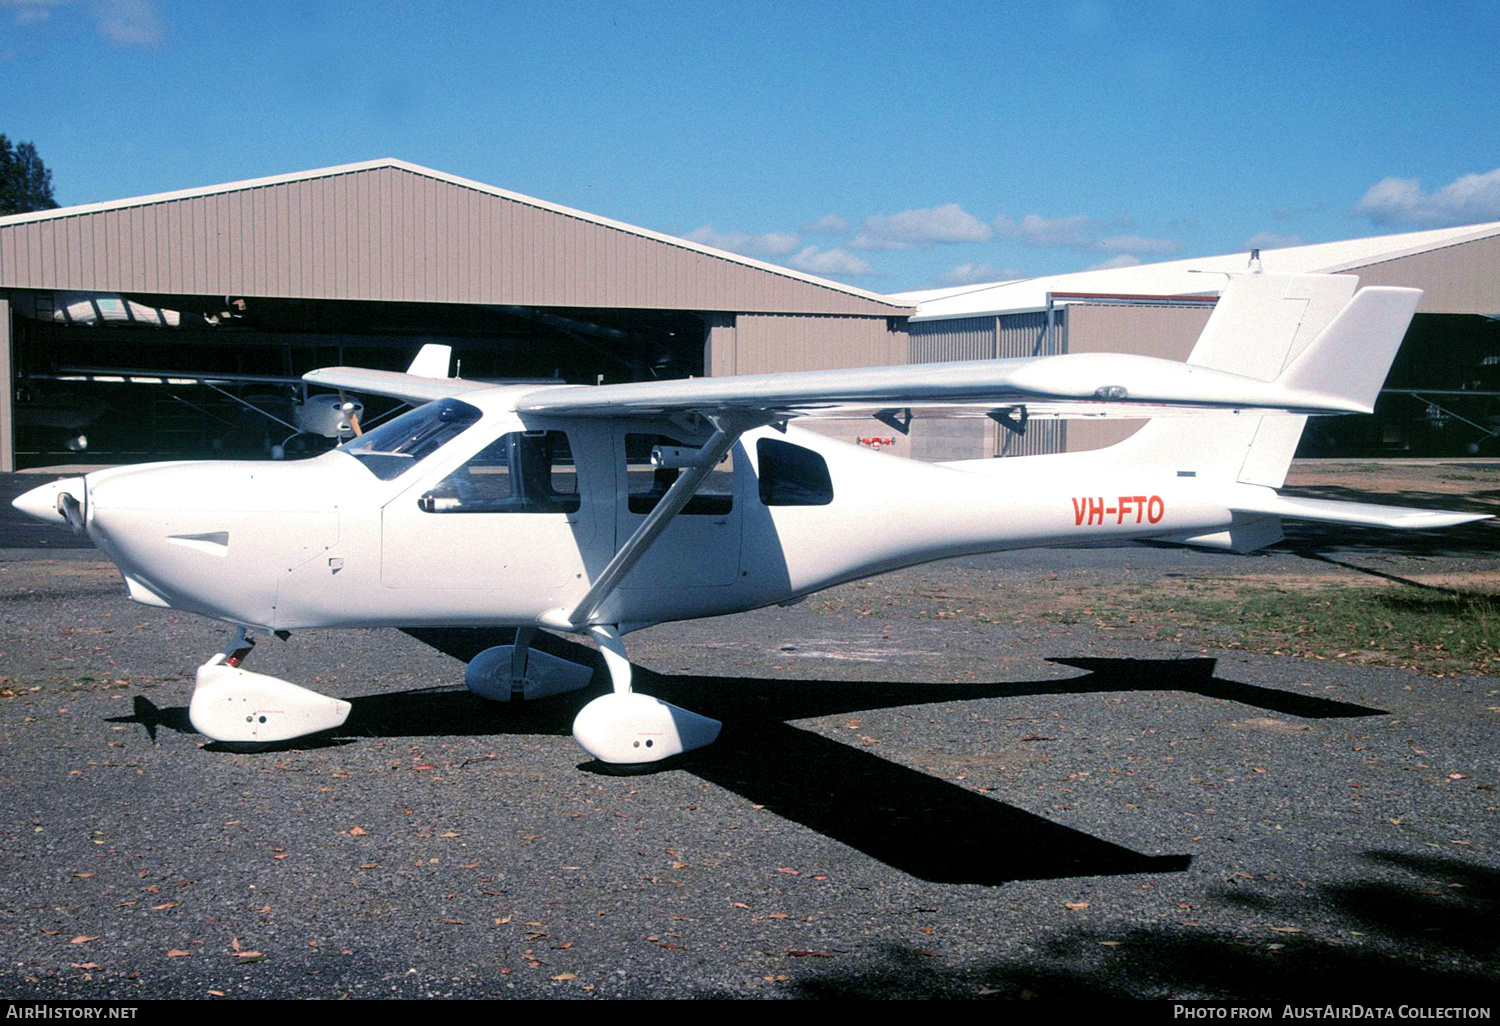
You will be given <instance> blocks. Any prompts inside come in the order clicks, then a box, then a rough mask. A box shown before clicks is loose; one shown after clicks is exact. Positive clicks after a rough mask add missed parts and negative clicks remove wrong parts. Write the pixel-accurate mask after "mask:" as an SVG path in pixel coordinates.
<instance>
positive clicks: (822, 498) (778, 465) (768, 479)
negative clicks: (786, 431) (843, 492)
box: [755, 438, 833, 506]
mask: <svg viewBox="0 0 1500 1026" xmlns="http://www.w3.org/2000/svg"><path fill="white" fill-rule="evenodd" d="M755 455H756V458H757V462H758V463H759V464H760V501H761V502H763V503H765V504H766V505H767V506H826V505H828V504H829V503H830V502H832V501H833V479H832V478H831V477H829V476H828V463H827V461H826V460H824V459H823V457H822V456H820V455H819V454H818V453H815V452H813V451H812V450H811V449H804V448H803V447H802V446H800V445H793V444H792V443H791V442H783V441H781V440H780V439H776V438H762V439H760V440H759V441H757V442H756V443H755Z"/></svg>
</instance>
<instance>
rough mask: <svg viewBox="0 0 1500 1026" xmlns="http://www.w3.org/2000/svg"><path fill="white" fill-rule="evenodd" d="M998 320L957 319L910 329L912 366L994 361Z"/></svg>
mask: <svg viewBox="0 0 1500 1026" xmlns="http://www.w3.org/2000/svg"><path fill="white" fill-rule="evenodd" d="M996 320H997V318H995V317H994V316H993V315H992V316H989V317H956V318H953V319H951V320H941V321H925V322H922V321H919V322H917V323H916V324H912V325H909V326H908V333H909V335H910V338H911V362H912V363H948V362H950V361H952V360H992V359H994V358H995V321H996Z"/></svg>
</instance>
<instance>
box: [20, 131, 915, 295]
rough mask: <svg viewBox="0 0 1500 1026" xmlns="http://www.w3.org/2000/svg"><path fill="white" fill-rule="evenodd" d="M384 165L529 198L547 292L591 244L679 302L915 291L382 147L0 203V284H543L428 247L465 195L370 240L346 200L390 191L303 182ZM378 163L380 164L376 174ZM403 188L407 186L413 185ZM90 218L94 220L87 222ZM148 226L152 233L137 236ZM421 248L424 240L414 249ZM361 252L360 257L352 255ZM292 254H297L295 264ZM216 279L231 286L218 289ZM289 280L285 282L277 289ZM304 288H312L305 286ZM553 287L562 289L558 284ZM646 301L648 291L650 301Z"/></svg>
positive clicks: (579, 268)
mask: <svg viewBox="0 0 1500 1026" xmlns="http://www.w3.org/2000/svg"><path fill="white" fill-rule="evenodd" d="M390 170H395V171H400V172H406V173H408V174H410V175H416V176H420V177H421V178H423V179H427V180H429V181H431V182H435V183H443V184H446V185H450V186H454V187H456V190H465V191H466V192H467V193H468V194H469V195H473V194H476V193H477V194H482V195H486V196H491V197H496V198H498V199H501V200H505V201H508V204H513V205H515V206H513V207H510V209H517V208H529V209H530V210H531V211H533V212H534V213H533V214H531V215H530V217H529V218H522V219H520V220H522V221H526V222H527V224H526V225H525V228H526V230H527V231H530V232H533V233H535V234H537V237H538V240H537V241H539V242H540V243H541V244H542V245H546V244H548V243H554V242H555V244H556V246H557V252H555V253H549V254H546V256H547V257H548V258H549V259H550V266H548V265H547V262H545V261H544V262H541V263H542V266H540V267H538V268H533V269H531V270H529V271H528V272H527V274H528V275H529V276H530V277H529V278H528V279H527V281H531V280H540V279H545V282H544V284H545V285H546V287H547V290H548V291H551V292H553V293H556V292H557V291H558V288H559V285H558V283H559V281H560V280H563V279H574V280H576V279H577V278H579V277H582V275H581V273H580V272H584V271H593V270H595V268H594V267H593V266H592V264H593V263H594V262H596V258H597V261H602V262H603V263H604V264H605V265H607V266H608V268H609V269H610V271H611V272H612V273H614V274H618V275H621V276H622V277H621V280H619V281H617V282H616V283H615V285H616V286H617V287H616V288H615V289H613V290H611V291H618V289H619V288H622V287H628V286H629V285H630V284H631V283H630V282H627V281H625V280H624V279H625V278H630V279H633V281H634V283H635V284H642V283H643V282H644V281H645V280H646V279H651V281H650V282H649V284H653V285H656V286H658V289H657V291H658V292H662V291H670V292H671V293H672V296H671V297H670V299H671V305H674V306H675V305H679V302H680V301H682V300H684V298H685V296H684V294H693V295H691V296H690V298H691V299H692V302H689V303H687V305H688V306H689V307H691V308H697V309H768V310H779V309H796V310H805V311H809V312H829V313H858V314H865V315H870V314H884V315H898V316H899V315H903V314H906V313H908V312H910V310H911V309H912V305H913V304H908V303H904V302H902V301H900V300H893V299H891V298H889V297H887V296H883V295H879V294H877V293H873V292H867V291H865V290H863V289H857V288H853V287H851V286H848V285H842V284H840V283H838V282H833V281H829V280H827V279H824V278H818V277H815V276H813V275H809V274H803V273H801V272H798V271H793V270H789V269H788V268H785V267H778V266H775V265H773V264H767V263H763V262H761V261H758V260H753V259H751V258H749V257H744V256H740V255H738V254H735V253H728V252H725V251H723V250H717V249H713V248H712V247H709V246H704V245H702V244H700V243H696V242H690V241H688V240H686V239H679V238H675V237H673V236H670V235H664V234H662V233H659V232H653V231H650V230H649V229H646V228H641V227H638V226H635V225H630V224H625V223H623V222H620V221H613V220H610V219H608V218H603V217H599V216H598V215H595V214H589V213H585V212H583V211H580V210H574V209H572V208H570V207H564V206H561V205H559V204H555V203H549V202H547V201H545V200H539V199H535V198H533V197H530V196H523V195H521V194H519V193H514V192H509V191H507V190H505V189H499V188H496V187H495V186H492V185H486V184H484V183H482V182H475V181H472V180H469V179H465V178H459V177H457V176H455V175H449V174H445V173H443V172H441V171H434V170H432V169H430V168H424V167H420V166H418V165H415V164H409V163H406V162H405V161H399V160H394V159H388V158H387V159H381V160H371V161H364V162H362V163H355V164H344V165H340V166H338V167H330V168H321V169H318V170H313V171H303V172H298V173H294V174H287V175H275V176H272V177H268V178H256V179H250V180H247V181H241V182H231V183H228V184H224V185H214V186H205V187H202V188H196V189H183V190H179V191H176V192H166V193H159V194H156V195H151V196H139V197H134V198H130V199H123V200H114V201H110V202H107V203H92V204H86V205H81V206H74V207H63V208H60V209H56V210H45V211H37V212H34V213H30V214H16V215H12V216H9V217H0V285H18V286H20V287H36V288H45V287H77V288H90V287H92V288H95V289H110V288H115V289H121V290H127V289H131V288H135V289H137V290H142V291H144V290H146V289H149V288H155V289H156V290H157V291H163V292H170V291H182V290H183V289H177V288H174V287H170V286H172V285H173V283H174V282H177V281H181V282H183V283H184V285H185V286H188V287H191V288H193V289H195V290H198V291H232V292H245V293H254V292H257V291H259V290H260V288H261V286H262V285H264V286H265V287H268V288H269V287H277V286H284V285H285V283H287V282H288V281H291V282H294V283H295V284H296V286H297V288H298V289H299V290H307V289H311V290H313V291H314V292H316V294H319V295H321V294H323V289H324V287H325V286H326V287H327V289H328V294H329V295H330V296H333V297H338V298H371V299H382V298H418V297H416V296H411V295H406V294H405V293H406V292H407V291H408V290H407V289H405V288H403V289H401V290H399V291H401V292H402V295H400V296H397V295H395V294H394V293H393V292H392V291H391V288H390V284H389V282H386V283H385V284H384V287H383V288H382V287H381V282H380V280H379V279H381V278H382V277H385V278H390V277H391V276H392V275H393V274H396V273H397V271H398V270H399V269H398V268H396V267H394V266H392V260H393V259H395V260H396V261H398V262H399V261H400V260H402V259H411V260H415V261H417V264H420V265H421V267H420V268H418V267H417V266H416V265H415V264H414V265H413V267H412V268H407V269H406V270H423V271H425V277H426V278H429V279H432V280H431V281H429V282H427V284H428V285H430V286H435V287H437V289H438V291H439V292H442V293H444V294H443V295H433V296H431V297H429V298H431V299H434V300H442V299H449V300H456V301H465V302H476V301H477V302H501V301H504V302H510V301H522V302H527V301H529V302H537V301H544V300H545V299H546V298H547V297H543V296H532V297H530V298H529V299H527V298H526V297H522V296H493V295H487V294H485V293H486V292H487V291H492V290H489V289H486V288H484V287H483V286H485V285H486V284H488V283H487V282H482V281H478V280H476V275H483V274H484V273H485V271H484V263H483V262H477V263H476V262H474V261H465V260H463V259H461V258H460V257H458V256H455V255H454V253H453V252H452V249H453V248H456V247H452V246H450V247H449V248H448V251H446V252H441V251H434V245H436V246H437V247H439V248H441V247H442V246H443V245H444V244H445V243H453V242H457V243H459V244H462V242H463V241H464V240H462V239H457V238H442V239H437V238H429V237H427V236H429V235H431V232H424V231H422V230H421V229H422V225H420V224H418V223H417V222H418V221H420V220H422V218H423V217H424V216H426V215H429V214H430V215H431V216H432V217H437V218H446V220H445V221H444V227H445V228H447V227H452V228H454V229H455V231H456V230H457V228H458V227H459V226H463V225H467V224H469V223H470V220H471V219H472V216H473V214H474V213H475V211H474V210H462V209H459V208H460V207H461V206H462V201H460V200H457V199H455V200H452V201H444V200H441V199H438V198H434V197H431V196H422V197H418V203H419V205H420V206H421V207H422V209H420V210H411V211H405V212H404V215H405V216H403V211H400V210H395V211H392V212H389V217H388V218H387V220H388V221H389V222H390V223H384V224H380V225H378V226H375V227H374V228H372V229H371V231H372V234H373V235H374V236H375V238H374V240H373V242H364V243H363V244H362V241H363V240H360V239H358V238H355V237H353V235H354V233H356V232H359V231H362V230H364V223H363V222H361V221H360V220H359V217H358V215H355V214H351V211H353V210H356V209H357V208H358V207H359V205H360V204H361V203H367V204H368V203H374V202H377V201H378V200H379V199H380V198H382V196H383V194H382V193H381V192H380V189H379V188H378V187H373V186H372V187H371V188H370V189H368V190H365V189H362V188H350V189H345V190H341V191H338V192H337V193H336V194H334V195H332V196H331V197H330V199H329V200H328V201H327V202H325V201H324V200H323V199H322V198H319V197H309V195H308V190H309V189H317V188H320V187H321V186H322V185H323V184H325V181H326V180H329V179H344V180H345V181H350V180H351V178H350V177H349V176H353V179H352V180H354V181H359V180H362V179H364V178H366V177H372V178H373V177H378V173H380V172H385V171H390ZM372 172H373V173H376V174H375V175H373V176H372V175H371V174H370V173H372ZM387 191H389V190H387ZM236 193H246V194H255V195H256V196H266V197H279V198H277V199H268V200H267V201H264V202H261V201H255V202H253V203H251V204H250V206H248V207H244V206H234V207H224V206H223V205H222V201H223V199H224V198H225V197H232V196H233V195H234V194H236ZM405 198H406V199H407V200H410V197H405ZM153 208H155V210H154V209H153ZM156 210H160V211H162V212H163V213H164V217H163V218H162V222H161V223H150V219H152V218H153V217H154V215H155V212H156ZM183 211H199V220H200V221H203V220H207V221H211V222H212V223H211V224H205V223H198V222H196V221H192V219H191V218H190V217H186V216H184V215H183V213H182V212H183ZM325 212H327V213H328V214H329V216H330V220H328V221H324V222H323V223H321V224H318V225H316V226H311V225H309V224H307V223H306V222H307V221H308V220H309V219H310V218H313V219H320V218H321V215H322V214H324V213H325ZM546 214H552V215H557V217H558V219H559V221H558V222H557V223H559V224H562V223H565V222H576V223H579V224H580V225H582V226H593V227H595V228H598V229H606V230H607V232H606V233H605V236H604V237H598V238H595V239H593V240H592V241H591V242H589V243H588V244H585V243H583V242H580V240H579V238H578V237H577V236H576V234H569V233H566V232H562V231H557V232H549V231H547V230H546V229H545V228H542V227H540V226H538V225H537V224H535V223H534V222H533V221H532V219H534V218H535V217H537V216H538V215H542V216H545V215H546ZM365 216H366V217H367V218H368V219H369V221H370V222H373V221H374V213H373V212H370V211H366V212H365ZM512 220H514V219H511V218H506V217H497V218H496V219H495V223H494V224H491V223H488V222H486V223H485V224H482V225H478V226H475V231H476V232H478V241H476V242H474V243H472V244H473V245H475V246H478V247H480V248H482V249H483V250H484V256H486V257H488V258H493V259H498V258H499V256H500V255H501V254H500V253H499V252H498V251H496V252H494V253H492V252H491V251H490V246H491V243H492V241H493V243H494V245H495V246H497V247H498V246H500V244H501V240H500V239H498V238H497V239H493V240H492V239H491V237H490V235H491V233H493V232H495V231H497V230H500V231H503V230H504V229H505V228H506V227H507V226H509V225H510V224H511V223H512ZM179 222H191V223H179ZM91 224H92V225H94V227H89V225H91ZM252 225H254V227H255V228H256V229H258V230H259V232H260V233H262V234H265V235H267V236H268V238H267V239H255V238H253V237H249V238H247V237H246V236H247V235H248V234H249V233H248V229H249V228H250V227H251V226H252ZM224 232H229V233H231V234H232V235H235V236H238V237H239V239H242V240H243V241H238V240H237V241H236V242H232V243H226V242H225V240H223V239H222V238H219V236H221V235H222V233H224ZM615 233H619V234H615ZM401 235H408V236H410V237H411V238H412V240H413V241H411V242H409V243H408V242H405V241H404V240H401V239H400V238H398V237H399V236H401ZM620 235H624V236H630V237H634V238H636V239H639V240H642V241H643V242H646V243H647V244H649V243H660V244H661V245H663V246H666V247H671V249H672V250H674V251H678V252H680V253H683V254H688V253H691V254H697V255H701V256H703V257H707V258H710V260H711V262H712V264H713V265H714V266H718V267H720V268H722V269H723V270H730V269H729V268H724V264H729V265H733V267H734V268H736V269H737V270H735V271H734V273H735V274H737V275H743V277H742V279H740V283H739V284H738V285H735V284H733V283H732V282H726V281H725V280H724V279H723V277H722V273H719V274H699V275H695V274H693V273H692V272H691V271H689V270H688V269H686V268H684V267H680V266H676V267H668V268H655V267H651V266H645V267H642V266H641V265H642V264H643V263H644V264H648V265H649V264H651V263H652V261H651V259H650V258H649V257H648V256H645V255H643V254H641V253H635V254H634V255H632V254H631V253H628V252H623V251H620V250H619V249H618V247H615V246H614V244H613V243H611V242H610V241H609V238H610V237H612V238H616V239H618V238H619V236H620ZM393 236H396V237H393ZM142 239H150V240H153V241H152V242H151V243H150V244H143V243H141V240H142ZM122 240H129V241H130V242H132V243H135V245H133V246H126V245H124V243H123V242H122ZM112 244H113V246H114V248H115V249H117V250H119V249H129V250H132V251H130V252H124V253H117V254H116V255H115V257H114V258H113V259H112V258H111V257H110V255H109V254H108V252H107V251H108V249H109V248H110V247H111V245H112ZM635 245H637V246H638V245H640V243H636V244H635ZM226 246H227V247H228V248H226ZM315 250H331V251H332V253H333V255H327V254H323V255H322V256H320V265H319V266H313V264H312V261H311V260H310V258H309V254H310V253H312V252H313V251H315ZM417 250H421V251H422V252H416V251H417ZM659 252H660V251H659ZM506 255H508V256H509V257H510V258H512V260H514V259H515V258H517V257H518V255H519V254H517V253H515V252H507V253H506ZM528 255H529V256H536V255H538V254H536V253H531V254H528ZM325 258H326V260H334V259H337V260H339V261H341V262H342V263H343V265H344V266H339V267H336V268H335V267H332V266H327V265H326V264H322V263H321V261H322V260H323V259H325ZM365 258H368V260H369V261H370V264H369V266H364V265H363V264H360V261H361V260H362V259H365ZM632 261H634V262H635V264H636V266H635V267H634V268H633V269H631V270H629V271H626V270H624V269H623V268H624V267H625V266H626V265H629V264H630V263H632ZM721 262H722V263H721ZM277 264H281V265H283V267H282V269H281V270H279V271H278V270H276V268H275V266H274V265H277ZM355 264H360V265H359V266H352V267H351V266H348V265H355ZM143 265H149V266H143ZM169 265H170V268H169ZM285 265H291V269H290V271H288V270H287V268H286V266H285ZM304 265H305V266H304ZM448 265H451V266H448ZM657 271H660V275H661V279H662V280H658V279H657V278H654V277H653V274H655V272H657ZM450 272H451V273H450ZM767 275H770V276H774V278H775V279H776V280H780V281H782V282H784V283H785V285H783V286H781V287H777V286H774V285H772V284H771V281H770V280H769V279H768V278H767V277H766V276H767ZM91 277H93V278H99V279H106V278H107V279H113V280H108V281H106V280H99V281H98V282H97V283H96V284H93V285H89V284H84V283H83V281H84V279H88V278H91ZM407 277H408V278H410V277H412V275H407ZM667 277H670V278H671V279H672V280H671V282H670V288H669V289H668V288H667V287H666V286H663V285H662V281H663V280H665V278H667ZM54 279H55V280H54ZM148 279H149V280H148ZM226 279H228V280H226ZM699 279H701V280H699ZM516 280H519V279H516ZM416 284H417V285H418V286H420V285H421V284H422V283H421V282H420V281H418V282H417V283H416ZM506 284H507V285H509V284H511V283H510V282H507V283H506ZM220 285H223V286H224V288H223V289H220V288H219V287H218V286H220ZM806 286H811V287H813V289H815V290H818V291H821V292H822V293H823V294H824V296H825V297H826V298H825V300H824V301H821V302H820V301H817V300H816V299H814V298H813V296H814V293H810V292H808V291H807V289H806V288H805V287H806ZM788 288H789V289H790V290H791V291H792V292H795V293H797V294H798V295H797V298H796V299H795V300H793V299H792V298H791V296H790V294H789V293H788V291H787V289H788ZM281 294H288V293H285V292H284V291H283V293H281ZM296 294H311V293H309V292H307V291H298V292H297V293H296ZM835 297H836V298H835ZM553 298H556V297H555V295H554V297H553ZM611 298H614V297H613V296H590V297H588V298H586V299H585V300H583V302H582V303H581V304H573V305H587V304H588V303H594V302H599V301H600V300H603V299H611ZM659 298H661V297H659ZM563 305H569V304H563ZM608 305H616V304H614V303H610V304H608ZM633 305H642V304H639V303H637V304H633ZM645 305H654V304H653V303H652V302H651V301H648V302H647V303H646V304H645Z"/></svg>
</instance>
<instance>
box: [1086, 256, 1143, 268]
mask: <svg viewBox="0 0 1500 1026" xmlns="http://www.w3.org/2000/svg"><path fill="white" fill-rule="evenodd" d="M1140 262H1141V261H1140V259H1139V258H1138V257H1133V256H1131V255H1130V254H1129V253H1121V254H1120V255H1119V256H1112V257H1110V258H1109V259H1108V260H1105V261H1103V262H1101V263H1097V264H1094V265H1093V266H1092V267H1088V268H1085V270H1088V271H1108V270H1112V269H1114V268H1116V267H1135V266H1137V265H1138V264H1140Z"/></svg>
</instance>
